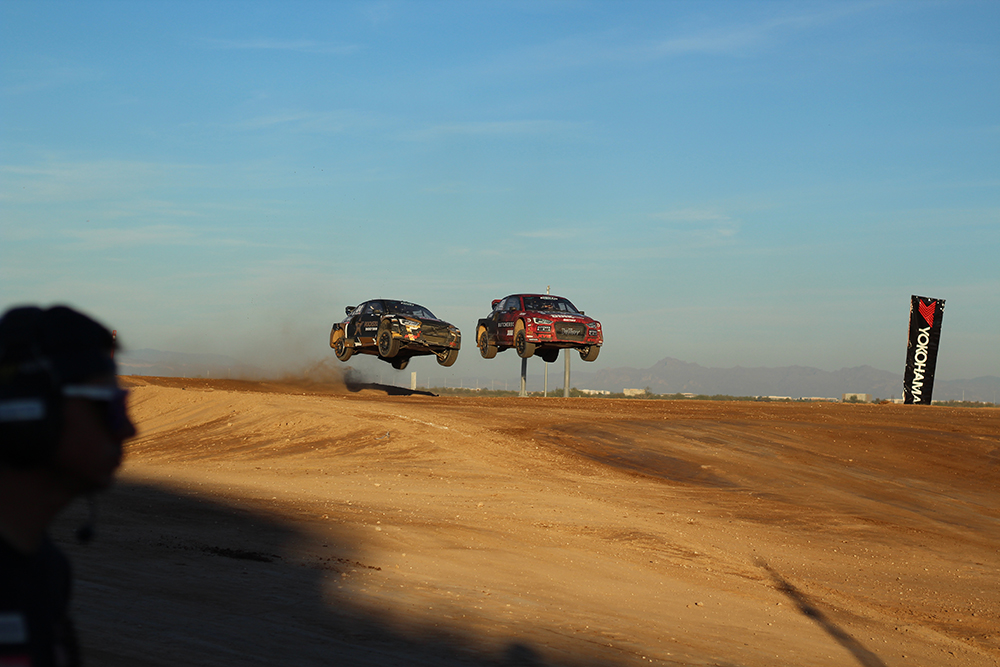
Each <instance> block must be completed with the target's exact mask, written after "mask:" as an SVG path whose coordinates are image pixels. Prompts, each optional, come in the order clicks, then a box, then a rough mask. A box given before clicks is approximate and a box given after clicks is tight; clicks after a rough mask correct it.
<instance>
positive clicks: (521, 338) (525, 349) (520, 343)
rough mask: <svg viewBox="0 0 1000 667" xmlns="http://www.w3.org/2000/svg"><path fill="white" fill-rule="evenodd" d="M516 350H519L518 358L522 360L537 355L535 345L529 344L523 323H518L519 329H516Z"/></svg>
mask: <svg viewBox="0 0 1000 667" xmlns="http://www.w3.org/2000/svg"><path fill="white" fill-rule="evenodd" d="M514 349H515V350H517V356H519V357H521V358H522V359H527V358H529V357H531V355H533V354H534V353H535V344H534V343H529V342H528V336H527V334H525V333H524V324H523V323H521V322H518V323H517V328H515V329H514Z"/></svg>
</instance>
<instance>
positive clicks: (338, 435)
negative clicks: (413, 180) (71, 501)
mask: <svg viewBox="0 0 1000 667" xmlns="http://www.w3.org/2000/svg"><path fill="white" fill-rule="evenodd" d="M125 381H126V382H127V383H128V384H130V385H132V389H133V395H132V401H131V403H132V410H133V413H134V416H135V419H136V421H137V423H138V425H139V427H140V437H139V438H138V439H137V440H135V441H134V442H133V443H132V444H131V445H130V446H129V451H128V459H127V461H126V464H125V466H124V468H123V472H122V475H121V482H120V484H119V485H118V486H117V487H116V488H115V490H114V491H112V492H111V493H110V494H108V496H107V497H106V498H104V499H102V501H101V504H100V510H101V521H100V523H99V525H98V535H97V538H96V540H95V542H94V543H93V544H90V545H87V546H76V545H72V546H70V547H69V550H70V551H71V552H72V556H73V558H74V561H75V564H76V572H77V576H78V585H77V589H76V595H77V602H76V605H77V616H78V621H79V625H80V632H81V635H82V639H83V643H84V648H85V651H86V655H87V657H88V658H89V661H88V664H90V665H164V666H166V665H170V666H176V665H227V666H228V665H345V664H346V665H398V664H424V665H451V664H453V665H564V666H577V665H606V666H618V665H638V664H650V663H653V664H665V665H746V666H755V667H756V666H765V665H768V666H769V665H865V666H872V665H893V666H895V665H997V664H1000V620H998V619H1000V585H998V583H1000V582H998V579H1000V576H998V574H997V573H998V569H1000V551H998V550H1000V505H998V500H1000V443H998V439H1000V437H998V434H1000V410H996V409H950V408H937V407H935V408H920V407H914V406H902V405H881V406H866V405H839V404H767V403H735V402H733V403H721V402H695V401H639V400H606V399H562V398H549V399H464V398H439V397H429V396H421V395H412V396H390V395H387V394H386V392H384V391H378V390H374V389H366V390H363V391H358V392H348V391H346V390H344V389H343V388H342V387H339V388H338V387H336V386H317V385H297V384H283V385H278V384H260V383H239V382H233V381H202V380H181V379H167V378H125ZM83 516H84V509H83V507H82V506H81V507H75V508H73V509H72V510H71V511H70V512H68V514H67V516H66V517H65V520H64V521H62V522H61V523H60V525H59V527H58V530H57V537H60V538H63V539H64V540H66V541H69V540H70V537H71V531H72V530H73V528H74V527H75V526H76V525H78V524H79V522H80V521H81V520H82V517H83Z"/></svg>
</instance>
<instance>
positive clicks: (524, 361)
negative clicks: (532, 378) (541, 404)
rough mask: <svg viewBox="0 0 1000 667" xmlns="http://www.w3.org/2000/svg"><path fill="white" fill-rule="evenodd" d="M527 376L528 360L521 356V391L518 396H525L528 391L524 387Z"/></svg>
mask: <svg viewBox="0 0 1000 667" xmlns="http://www.w3.org/2000/svg"><path fill="white" fill-rule="evenodd" d="M527 377H528V360H527V358H525V357H521V392H520V393H519V394H518V396H527V395H528V391H527V389H525V385H526V384H527Z"/></svg>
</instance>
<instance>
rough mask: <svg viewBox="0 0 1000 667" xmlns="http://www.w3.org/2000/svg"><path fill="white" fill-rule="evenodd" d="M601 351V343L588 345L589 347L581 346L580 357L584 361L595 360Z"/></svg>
mask: <svg viewBox="0 0 1000 667" xmlns="http://www.w3.org/2000/svg"><path fill="white" fill-rule="evenodd" d="M600 353H601V346H600V345H588V346H587V347H581V348H580V358H581V359H583V360H584V361H594V360H595V359H597V355H599V354H600Z"/></svg>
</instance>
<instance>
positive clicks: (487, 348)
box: [476, 327, 497, 359]
mask: <svg viewBox="0 0 1000 667" xmlns="http://www.w3.org/2000/svg"><path fill="white" fill-rule="evenodd" d="M476 344H477V345H479V354H481V355H483V359H492V358H493V357H495V356H497V346H496V344H495V343H490V334H489V332H488V331H486V327H479V333H478V334H477V335H476Z"/></svg>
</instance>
